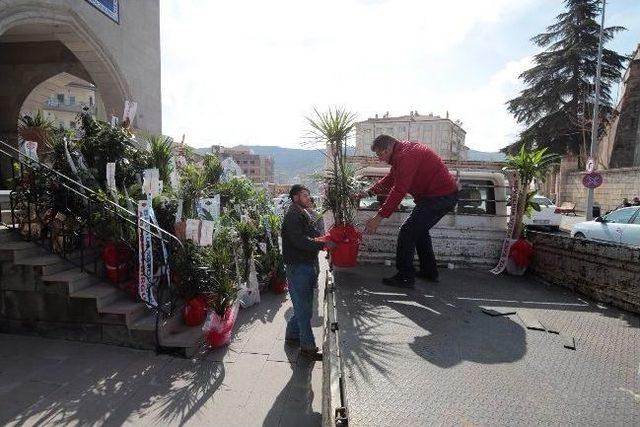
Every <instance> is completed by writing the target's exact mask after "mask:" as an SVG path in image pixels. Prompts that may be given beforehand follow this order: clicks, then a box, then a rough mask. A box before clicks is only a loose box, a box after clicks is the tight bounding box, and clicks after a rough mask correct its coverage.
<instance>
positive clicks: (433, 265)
mask: <svg viewBox="0 0 640 427" xmlns="http://www.w3.org/2000/svg"><path fill="white" fill-rule="evenodd" d="M457 201H458V195H457V193H454V194H450V195H447V196H441V197H432V198H429V199H427V200H421V201H420V202H419V203H417V204H416V208H418V214H419V215H418V218H419V219H418V222H419V223H420V227H419V228H420V232H419V235H418V237H417V238H416V249H417V251H418V259H419V260H420V272H421V273H422V275H423V276H424V277H426V278H428V279H435V280H437V279H438V265H437V262H436V256H435V253H434V251H433V243H432V241H431V234H430V233H429V230H431V228H433V226H435V225H436V224H437V223H438V222H439V221H440V220H441V219H442V218H443V217H444V216H445V215H446V214H447V213H449V211H451V209H453V208H454V207H455V205H456V203H457ZM425 207H426V209H425ZM434 208H435V209H434Z"/></svg>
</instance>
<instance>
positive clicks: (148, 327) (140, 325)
mask: <svg viewBox="0 0 640 427" xmlns="http://www.w3.org/2000/svg"><path fill="white" fill-rule="evenodd" d="M155 328H156V315H155V313H149V314H147V315H144V316H142V317H141V318H139V319H137V320H136V321H134V322H133V323H132V324H131V326H130V327H129V329H131V330H137V331H153V330H155Z"/></svg>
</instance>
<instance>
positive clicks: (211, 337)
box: [202, 304, 238, 347]
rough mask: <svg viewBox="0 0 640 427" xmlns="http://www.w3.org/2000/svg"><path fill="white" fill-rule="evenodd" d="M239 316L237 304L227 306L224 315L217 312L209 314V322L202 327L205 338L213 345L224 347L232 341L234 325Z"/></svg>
mask: <svg viewBox="0 0 640 427" xmlns="http://www.w3.org/2000/svg"><path fill="white" fill-rule="evenodd" d="M237 316H238V305H237V304H234V305H233V307H229V308H227V310H226V311H225V312H224V316H222V317H221V316H219V315H218V313H216V312H212V313H210V314H209V318H208V319H207V323H205V325H204V326H203V327H202V329H203V331H204V338H205V340H206V341H207V343H208V344H209V345H210V346H211V347H222V346H225V345H227V344H229V342H231V335H232V334H233V326H234V325H235V323H236V318H237Z"/></svg>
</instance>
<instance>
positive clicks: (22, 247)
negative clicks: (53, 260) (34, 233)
mask: <svg viewBox="0 0 640 427" xmlns="http://www.w3.org/2000/svg"><path fill="white" fill-rule="evenodd" d="M46 253H47V252H46V251H45V250H44V249H42V248H41V247H40V246H38V245H37V244H36V243H33V242H25V241H23V240H18V241H11V242H3V243H2V245H0V259H3V260H7V261H14V262H15V261H16V260H19V259H22V258H26V257H32V256H36V255H45V254H46Z"/></svg>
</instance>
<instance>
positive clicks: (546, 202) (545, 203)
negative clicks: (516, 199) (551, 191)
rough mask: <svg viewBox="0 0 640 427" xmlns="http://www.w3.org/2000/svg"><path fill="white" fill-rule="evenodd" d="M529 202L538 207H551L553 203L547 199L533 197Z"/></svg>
mask: <svg viewBox="0 0 640 427" xmlns="http://www.w3.org/2000/svg"><path fill="white" fill-rule="evenodd" d="M531 201H532V202H534V203H537V204H539V205H542V206H551V205H553V202H552V201H551V200H549V199H547V198H546V197H540V196H533V198H532V199H531Z"/></svg>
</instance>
